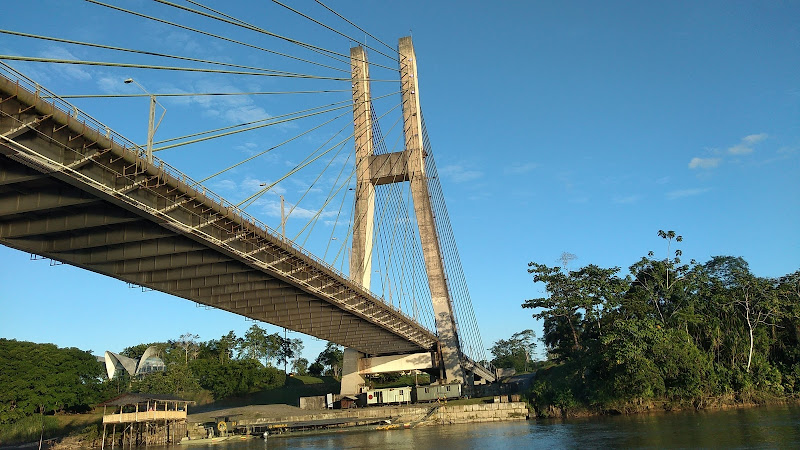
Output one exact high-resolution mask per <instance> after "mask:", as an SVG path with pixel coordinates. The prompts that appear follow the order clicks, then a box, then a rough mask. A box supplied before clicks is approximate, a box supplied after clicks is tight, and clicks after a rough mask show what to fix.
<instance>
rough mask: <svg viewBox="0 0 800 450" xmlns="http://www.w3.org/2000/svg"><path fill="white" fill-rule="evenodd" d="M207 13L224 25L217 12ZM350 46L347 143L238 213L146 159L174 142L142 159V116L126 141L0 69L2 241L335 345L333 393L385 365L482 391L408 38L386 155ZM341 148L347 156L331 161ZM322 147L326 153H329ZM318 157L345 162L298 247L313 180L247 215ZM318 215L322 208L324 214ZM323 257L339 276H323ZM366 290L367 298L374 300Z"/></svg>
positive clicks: (275, 119)
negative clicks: (275, 206) (396, 128)
mask: <svg viewBox="0 0 800 450" xmlns="http://www.w3.org/2000/svg"><path fill="white" fill-rule="evenodd" d="M214 16H215V17H217V18H224V17H226V16H223V15H221V13H218V12H215V14H214ZM226 20H228V21H229V22H234V24H238V25H239V26H241V25H243V24H244V25H247V24H245V23H244V22H241V21H234V20H233V19H226ZM247 26H250V27H252V26H251V25H247ZM18 34H19V33H18ZM36 38H37V39H38V38H42V36H38V37H36ZM84 44H85V43H84ZM365 47H366V46H357V47H354V48H352V49H351V53H350V55H349V61H348V62H349V63H350V68H349V69H350V70H349V71H350V74H349V77H348V78H346V79H345V78H344V77H341V80H337V81H342V80H346V81H347V82H348V84H350V86H349V87H350V89H348V91H349V93H350V95H351V97H352V98H351V99H350V100H349V101H347V103H346V104H345V105H344V108H346V111H345V112H346V113H348V115H349V111H350V110H352V115H351V116H350V124H351V125H350V126H351V127H352V130H353V133H352V134H351V135H350V137H348V138H346V139H338V137H337V135H334V137H329V138H328V139H327V141H325V142H326V144H323V146H321V147H319V148H318V149H317V150H316V151H314V152H313V153H311V154H310V155H308V156H307V157H306V158H305V159H304V160H303V162H301V163H300V164H297V165H296V166H295V167H294V168H293V169H292V170H290V171H289V173H288V174H286V175H285V176H283V177H280V179H279V180H278V181H277V182H273V183H263V184H262V185H259V187H258V189H257V190H256V192H254V193H253V194H252V195H250V196H248V197H246V198H245V199H243V200H242V201H241V202H238V203H233V202H230V201H228V200H225V199H223V198H222V197H221V196H219V195H217V194H215V193H213V192H212V191H211V190H210V189H208V188H206V187H205V186H204V185H205V184H206V183H207V182H208V180H209V179H210V178H212V177H206V178H203V179H201V180H197V181H196V180H194V179H192V178H191V177H189V176H188V175H185V174H184V173H182V172H180V171H178V170H177V169H175V168H174V167H172V166H171V165H170V164H168V163H166V162H164V161H163V160H162V159H159V158H157V157H154V156H153V151H160V150H165V149H168V148H171V147H173V146H175V145H176V144H164V142H168V141H162V143H161V144H162V145H161V147H160V148H159V147H155V148H154V142H153V134H154V132H155V128H157V126H156V125H154V114H153V108H151V118H150V127H149V130H148V131H149V133H148V142H147V144H146V145H139V144H135V143H134V142H132V141H129V140H128V139H126V138H124V137H123V136H121V135H119V134H117V133H116V132H114V130H113V129H112V128H111V127H108V126H106V125H104V124H103V123H101V122H99V121H97V120H95V119H93V118H91V117H90V116H88V115H87V114H86V113H84V112H83V111H82V110H80V109H79V108H77V107H75V106H74V105H72V104H70V103H68V102H67V101H66V100H65V97H68V96H66V95H63V96H59V95H57V94H55V93H53V92H50V91H48V90H46V89H45V88H43V87H42V86H40V85H39V84H38V83H36V82H35V81H34V80H31V79H29V78H27V77H26V76H24V75H23V74H21V73H20V72H17V71H16V70H14V69H13V68H11V67H10V66H7V65H5V64H3V67H2V72H3V73H2V75H3V78H2V79H0V95H2V97H0V111H2V115H0V162H1V163H2V164H0V242H2V243H3V244H4V245H7V246H10V247H13V248H16V249H19V250H22V251H26V252H29V253H31V254H35V255H40V256H43V257H47V258H51V259H53V260H56V261H61V262H65V263H69V264H72V265H75V266H78V267H82V268H84V269H87V270H91V271H93V272H97V273H101V274H104V275H108V276H112V277H115V278H118V279H120V280H124V281H126V282H129V283H131V284H135V285H140V286H142V287H146V288H149V289H154V290H159V291H162V292H166V293H169V294H172V295H176V296H179V297H182V298H185V299H188V300H191V301H194V302H197V303H200V304H203V305H208V306H212V307H215V308H220V309H223V310H227V311H231V312H234V313H236V314H240V315H243V316H246V317H250V318H252V319H255V320H261V321H264V322H268V323H272V324H274V325H278V326H281V327H285V328H287V329H291V330H295V331H298V332H302V333H305V334H309V335H311V336H316V337H319V338H322V339H326V340H329V341H332V342H335V343H337V344H340V345H343V346H345V347H347V350H346V352H345V367H344V372H345V373H344V375H345V378H344V380H343V387H342V389H343V392H346V391H347V392H354V390H355V389H356V388H357V386H358V385H359V384H360V383H363V381H364V380H363V378H361V376H362V375H365V374H369V373H379V372H386V371H395V370H410V369H420V370H428V371H430V372H433V373H434V374H438V378H440V379H441V380H442V381H447V382H462V381H466V382H470V381H472V379H473V375H475V376H477V377H478V378H481V379H484V380H493V379H494V374H493V373H492V370H491V368H490V367H488V365H487V364H486V363H485V357H484V354H483V348H482V347H483V344H482V342H480V334H479V331H478V329H477V321H476V320H475V317H474V313H473V312H472V308H471V304H470V300H469V296H468V291H467V290H466V281H465V280H464V276H463V271H461V267H460V262H459V261H458V254H457V250H456V248H455V240H454V238H453V235H452V231H451V229H450V227H449V221H448V218H447V212H446V208H444V197H443V195H442V193H441V187H440V185H439V180H438V176H437V174H436V168H435V164H434V163H433V156H432V153H431V147H430V140H429V139H428V136H427V130H426V128H425V124H424V121H423V120H422V110H421V108H420V102H419V84H418V77H417V69H416V56H415V55H414V50H413V47H412V45H411V40H410V38H403V39H401V40H400V44H399V46H398V48H397V49H396V50H394V51H395V54H396V56H393V58H394V59H395V60H396V61H397V64H398V69H397V72H398V73H399V75H400V80H399V81H400V92H399V94H400V97H401V101H400V105H399V107H400V109H401V111H402V116H401V117H400V118H398V120H397V121H396V122H395V123H398V122H400V120H402V124H403V125H402V132H401V133H400V132H398V134H400V136H399V137H398V141H401V144H400V149H399V150H397V149H396V148H395V149H392V150H391V151H390V150H389V148H388V146H387V145H386V136H384V133H383V131H382V129H381V126H380V119H381V118H382V116H379V115H378V114H377V112H376V110H375V107H374V101H375V100H376V98H374V97H373V96H372V95H371V82H372V81H374V79H372V78H370V75H369V70H370V67H371V66H372V64H371V63H369V62H368V59H367V54H366V49H365ZM368 48H371V47H368ZM373 50H374V49H373ZM0 58H4V59H12V60H14V59H15V60H27V61H29V62H43V63H49V64H66V63H81V62H80V61H72V62H70V61H55V60H48V61H38V60H40V59H41V58H34V57H8V55H3V56H1V57H0ZM83 62H84V63H86V62H88V61H83ZM95 64H98V63H97V62H96V61H94V62H92V64H90V65H95ZM109 65H110V66H113V65H120V64H110V63H109ZM201 67H202V65H201ZM141 68H144V69H148V68H149V69H153V67H145V66H144V65H142V67H141ZM247 70H256V69H255V68H248V69H247ZM239 71H240V72H241V70H239ZM231 72H235V71H231ZM270 73H275V72H274V71H273V72H270ZM286 73H288V72H284V74H286ZM295 75H298V74H296V73H295V74H292V77H294V76H295ZM322 78H324V77H322ZM330 78H333V77H330ZM148 96H149V97H150V100H151V105H152V106H155V103H156V97H167V96H168V95H166V94H159V95H152V94H148ZM326 108H327V110H326ZM340 109H341V107H330V105H326V107H323V108H321V109H320V108H317V109H313V111H314V112H313V113H310V112H309V109H306V110H301V111H298V112H295V113H292V114H286V115H278V116H272V117H270V118H269V121H268V122H267V123H268V124H270V125H274V124H276V123H283V121H285V120H286V121H288V120H297V119H298V118H306V117H308V116H313V115H315V114H316V113H318V112H319V111H323V110H326V112H328V113H331V112H333V111H339V110H340ZM389 111H391V109H389ZM339 117H341V115H340V116H339ZM325 124H327V122H323V125H325ZM261 126H264V124H263V123H259V124H257V125H254V122H252V121H251V122H249V123H245V124H241V125H239V126H238V128H237V127H223V128H221V129H220V128H218V129H215V130H211V131H210V132H206V133H196V134H192V135H188V136H185V137H183V138H181V139H183V143H187V142H188V143H193V144H196V143H197V142H201V141H203V140H206V139H208V138H224V137H225V136H228V135H229V134H232V133H234V132H241V131H246V130H250V129H256V128H260V127H261ZM321 126H322V125H315V126H313V127H311V128H310V129H309V130H317V129H319V128H321ZM230 129H233V130H234V131H229V130H230ZM306 133H307V131H304V132H302V133H300V136H302V135H305V134H306ZM197 136H200V137H197ZM176 140H178V139H174V140H170V141H176ZM294 140H296V138H292V139H288V140H286V141H294ZM351 140H352V147H350V148H351V149H352V152H347V153H350V156H347V158H346V159H345V158H344V157H343V156H339V152H341V150H342V149H343V148H345V147H348V145H347V143H348V142H350V141H351ZM330 142H335V144H330ZM156 145H158V143H156ZM326 145H327V146H328V147H327V148H325V147H326ZM275 147H278V145H275V146H273V147H270V150H272V149H274V148H275ZM323 148H324V149H323ZM333 149H338V151H337V152H336V154H334V155H333V156H330V154H329V153H331V152H332V150H333ZM326 155H328V157H329V162H328V163H327V165H326V166H325V167H324V168H323V169H321V171H320V175H318V176H317V179H319V178H320V177H321V176H322V175H323V174H325V173H326V171H327V170H329V169H330V167H331V166H334V167H335V165H336V164H339V165H342V160H344V164H343V166H342V169H340V170H339V172H338V176H337V177H336V181H334V182H332V183H331V186H330V193H329V194H328V196H327V197H326V198H325V199H324V201H323V202H322V205H321V206H319V207H317V208H316V213H315V214H310V216H311V220H310V221H309V222H308V223H307V224H306V225H305V226H303V227H302V228H301V229H300V232H299V233H298V234H297V236H295V237H293V238H292V237H287V235H286V228H287V222H288V218H289V216H290V215H291V214H292V212H293V211H294V210H295V208H296V207H297V204H298V203H299V202H300V201H302V200H303V198H304V197H305V196H306V195H308V193H309V192H311V191H312V188H313V187H314V186H317V185H318V184H317V182H316V180H315V182H314V183H311V185H310V186H309V187H308V189H307V190H306V191H305V193H303V195H302V196H301V197H300V199H299V200H296V201H294V202H291V201H290V208H289V213H288V214H286V213H285V212H284V211H283V197H282V196H281V214H280V222H279V223H278V225H277V226H276V227H275V228H270V227H269V226H268V225H266V224H265V223H263V222H262V221H261V220H259V219H257V218H256V217H255V216H254V215H251V214H250V213H248V212H246V211H245V209H246V208H247V207H249V206H252V205H254V204H256V205H257V204H258V201H259V199H261V198H262V197H263V196H264V195H265V194H267V195H268V194H269V193H271V190H272V192H273V193H274V191H275V190H276V186H277V185H278V182H279V181H282V180H285V179H291V178H289V177H290V176H291V175H294V174H295V173H297V172H298V171H299V170H300V169H306V168H310V169H309V170H311V169H314V166H313V165H312V163H315V162H318V161H320V160H322V158H323V157H324V156H326ZM256 156H259V155H258V154H257V155H256ZM253 158H254V157H253V156H251V157H249V158H247V159H245V161H242V162H240V163H236V164H234V165H233V167H238V166H240V165H241V164H243V163H245V162H247V161H249V160H252V159H253ZM351 159H352V161H351ZM348 164H349V171H350V172H349V175H347V172H346V170H345V168H346V167H348ZM228 169H230V167H228ZM228 169H224V170H223V171H225V170H228ZM334 171H335V169H334ZM218 173H221V172H218ZM215 175H216V174H215ZM331 178H332V177H331ZM340 180H341V181H340ZM348 195H350V196H351V197H347V196H348ZM348 198H349V199H350V200H349V202H346V201H345V200H346V199H348ZM336 203H339V204H340V205H342V206H339V210H338V212H337V213H336V216H335V220H331V221H329V222H330V223H328V224H324V225H321V226H319V227H317V228H318V229H319V228H322V229H324V230H325V226H327V227H328V228H332V230H331V231H330V236H328V237H327V238H323V239H322V240H323V241H324V242H325V251H324V252H321V253H323V255H322V256H315V255H314V254H312V252H311V251H309V250H306V249H305V248H307V247H309V246H313V245H314V244H313V242H314V240H315V239H316V240H317V241H320V239H319V238H318V237H316V235H315V236H314V237H312V231H311V230H313V229H314V228H315V226H316V225H317V224H318V222H319V220H320V216H322V215H323V212H324V211H326V207H329V206H330V205H335V204H336ZM345 203H349V204H350V205H351V208H349V215H350V217H351V218H350V219H349V220H340V217H344V216H346V214H345V213H343V208H344V207H343V205H344V204H345ZM333 212H334V211H333V208H329V209H328V210H327V216H326V217H333ZM340 222H343V223H346V227H345V228H346V231H345V232H344V235H341V234H340V235H337V236H339V237H340V238H339V239H337V237H336V236H334V230H335V229H336V227H337V225H339V223H340ZM306 230H308V231H306ZM326 232H327V231H326ZM340 232H341V231H340ZM303 233H305V235H303ZM301 236H302V237H303V238H302V239H301ZM309 238H310V239H311V241H310V242H311V243H310V244H308V245H306V242H309ZM335 241H339V242H340V244H341V247H340V249H339V251H337V252H336V254H335V257H332V258H331V257H327V255H328V248H329V247H330V246H331V243H332V242H335ZM317 246H319V245H317ZM348 254H349V258H347V257H346V255H348ZM345 260H348V262H349V264H348V267H347V268H346V269H345V268H344V267H343V266H344V261H345ZM337 262H338V264H340V265H341V266H342V267H340V269H337V268H335V265H336V264H337ZM374 269H377V270H374ZM345 272H346V274H345ZM373 274H378V275H377V276H374V275H373ZM377 287H380V290H381V292H382V294H381V295H380V296H378V295H376V294H374V293H373V291H374V290H375V289H376V288H377Z"/></svg>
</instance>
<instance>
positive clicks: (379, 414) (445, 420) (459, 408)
mask: <svg viewBox="0 0 800 450" xmlns="http://www.w3.org/2000/svg"><path fill="white" fill-rule="evenodd" d="M435 406H436V404H427V405H413V406H411V405H409V406H395V407H382V408H356V409H344V410H328V411H325V412H322V411H320V412H319V413H318V414H304V415H302V416H289V417H282V418H280V419H274V418H272V419H267V418H261V419H256V420H253V421H247V422H248V423H250V424H253V425H256V424H264V423H276V422H302V421H309V420H325V419H337V418H346V417H357V418H359V419H368V418H391V419H392V422H394V423H410V422H417V421H420V420H422V419H423V418H424V417H425V416H426V415H427V414H428V413H429V412H430V411H431V409H432V408H434V407H435ZM527 418H528V409H527V407H526V406H525V403H523V402H510V403H481V404H477V405H449V406H448V405H443V406H441V407H440V408H439V409H438V410H437V411H436V412H435V413H434V414H433V415H431V417H429V418H428V419H427V421H426V422H427V423H430V424H456V423H472V422H499V421H504V420H525V419H527ZM242 423H244V421H242Z"/></svg>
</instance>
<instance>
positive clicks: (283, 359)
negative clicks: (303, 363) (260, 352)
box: [277, 336, 303, 373]
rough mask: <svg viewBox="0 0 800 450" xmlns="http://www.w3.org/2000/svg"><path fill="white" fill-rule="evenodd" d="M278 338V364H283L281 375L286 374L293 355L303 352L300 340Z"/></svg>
mask: <svg viewBox="0 0 800 450" xmlns="http://www.w3.org/2000/svg"><path fill="white" fill-rule="evenodd" d="M279 338H280V347H279V350H278V357H277V359H278V364H283V373H288V372H287V366H288V364H289V361H290V360H291V359H292V358H294V356H295V355H297V354H299V353H300V352H302V351H303V341H302V340H301V339H291V338H281V337H280V336H279Z"/></svg>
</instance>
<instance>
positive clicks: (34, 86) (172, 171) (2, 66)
mask: <svg viewBox="0 0 800 450" xmlns="http://www.w3.org/2000/svg"><path fill="white" fill-rule="evenodd" d="M0 74H2V75H4V76H5V77H6V78H8V79H9V80H12V81H16V83H17V87H18V88H21V89H25V90H27V91H29V92H31V93H34V94H35V95H36V97H38V98H41V99H43V100H48V101H49V102H50V103H51V104H52V105H53V107H54V108H57V109H59V110H61V111H62V112H64V113H66V114H67V115H69V116H70V117H72V118H73V119H75V120H78V121H82V122H83V124H84V125H86V126H87V127H90V128H94V129H95V130H96V131H98V132H100V134H104V135H105V136H106V137H107V138H108V139H111V141H112V142H116V143H117V144H119V145H121V146H123V147H124V148H125V149H126V150H128V149H135V151H136V153H137V154H138V156H139V158H141V159H142V160H145V150H144V149H143V148H142V146H141V145H138V144H136V143H135V142H133V141H131V140H130V139H128V138H126V137H125V136H123V135H121V134H119V133H117V132H115V131H114V130H113V129H112V128H111V127H109V126H108V125H106V124H104V123H103V122H101V121H99V120H97V119H95V118H94V117H92V116H91V115H89V114H87V113H86V112H85V111H83V110H81V109H80V108H78V107H76V106H75V105H73V104H71V103H69V102H68V101H66V100H64V99H62V98H61V97H59V96H58V94H56V93H54V92H52V91H50V90H48V89H46V88H44V87H42V86H41V85H39V83H37V82H36V81H34V80H32V79H30V78H28V77H27V76H26V75H24V74H23V73H21V72H19V71H17V70H16V69H14V68H13V67H11V66H9V65H8V64H6V63H5V62H3V61H0ZM153 165H154V166H157V167H158V168H159V170H162V171H163V172H164V173H166V174H168V175H170V176H172V177H174V178H175V179H178V180H181V181H182V182H183V183H185V184H186V185H187V186H189V187H190V188H192V189H195V190H198V192H201V193H202V194H203V196H205V197H206V198H207V199H209V200H211V201H214V202H215V203H217V204H218V205H220V206H222V207H223V208H224V209H226V210H228V211H231V212H232V213H233V214H234V215H235V216H238V218H239V219H240V220H241V221H244V222H249V223H250V224H251V225H253V226H255V227H258V228H261V229H263V230H264V231H265V232H267V234H270V235H271V236H272V237H273V238H276V239H278V240H281V241H283V242H284V243H286V245H288V246H289V247H290V248H292V249H293V250H295V251H297V252H299V253H301V254H303V255H304V256H306V257H307V258H309V259H311V260H312V261H314V262H315V263H317V264H319V265H321V266H323V267H324V268H325V269H327V270H329V271H330V272H332V273H334V274H336V275H338V276H339V277H340V278H342V280H343V281H344V282H345V283H346V284H347V285H348V287H349V288H351V289H353V290H355V291H357V292H360V293H362V294H364V295H366V296H367V297H372V298H375V299H378V300H379V301H381V303H383V304H384V305H386V306H387V307H389V308H391V309H392V310H394V311H395V312H396V313H398V314H400V315H401V316H403V317H405V318H406V319H408V320H410V321H411V322H413V323H416V324H418V325H419V326H421V327H423V328H425V329H427V330H428V331H430V332H432V333H434V334H436V330H431V329H428V328H427V327H425V325H424V324H422V323H420V322H418V321H416V320H415V319H414V318H413V317H411V316H409V315H408V314H406V313H405V312H404V311H402V310H401V309H399V308H398V307H396V306H394V305H393V304H390V303H387V302H386V299H384V298H382V297H378V296H377V295H376V294H374V293H373V292H372V291H370V290H369V289H366V288H364V287H363V286H361V285H360V284H358V283H355V282H353V281H351V280H350V277H349V276H347V275H345V274H344V273H342V272H341V271H339V270H338V269H337V268H336V267H334V266H333V265H331V264H329V263H327V262H326V261H324V260H323V259H321V258H319V257H318V256H316V255H314V254H312V253H311V252H309V251H308V250H306V249H304V248H302V247H300V246H298V245H297V244H296V243H295V242H294V241H292V240H289V239H286V238H284V237H282V235H281V234H279V233H278V232H277V231H276V230H275V229H273V228H272V227H270V226H269V225H267V224H265V223H264V222H262V221H260V220H259V219H257V218H255V217H253V216H252V215H250V214H249V213H247V212H246V211H244V210H243V209H241V208H239V206H237V205H235V204H233V203H231V202H230V201H228V200H226V199H225V198H223V197H222V196H221V195H219V194H217V193H216V192H214V191H212V190H210V189H208V188H207V187H205V186H203V185H202V184H201V183H200V182H199V181H195V180H193V179H192V178H191V177H190V176H188V175H186V174H185V173H183V172H181V171H180V170H178V169H176V168H175V167H173V166H171V165H170V164H169V163H167V162H166V161H164V160H163V159H160V158H158V157H156V156H153Z"/></svg>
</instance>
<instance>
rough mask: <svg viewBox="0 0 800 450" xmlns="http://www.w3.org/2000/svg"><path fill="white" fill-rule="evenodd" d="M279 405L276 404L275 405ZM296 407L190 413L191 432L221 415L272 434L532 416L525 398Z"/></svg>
mask: <svg viewBox="0 0 800 450" xmlns="http://www.w3.org/2000/svg"><path fill="white" fill-rule="evenodd" d="M276 407H277V408H276ZM287 408H291V410H297V409H296V408H293V407H287V406H286V405H254V406H251V407H239V408H230V409H221V410H215V411H208V412H203V413H198V414H191V415H189V417H188V421H189V422H190V427H189V430H190V431H189V434H190V437H193V438H195V439H199V438H202V437H204V436H207V431H206V426H207V425H204V424H208V423H209V422H211V421H213V420H214V418H218V417H224V416H227V417H230V418H231V420H234V418H235V421H236V427H237V429H239V430H242V431H244V430H251V432H252V430H255V431H256V432H263V431H268V432H269V433H270V435H274V434H278V435H280V434H285V435H287V436H289V435H292V434H293V433H295V432H299V431H303V432H305V431H311V430H325V429H328V430H331V431H337V432H339V431H346V430H347V429H349V428H352V429H354V430H355V429H359V427H361V428H363V426H364V424H367V423H370V422H375V421H381V422H384V423H383V424H382V425H381V426H379V427H378V428H376V429H395V428H410V427H420V426H433V425H451V424H467V423H482V422H501V421H514V420H526V419H527V418H528V417H529V411H528V408H527V405H526V404H525V403H524V402H508V403H477V404H440V403H430V404H414V405H403V406H384V407H369V408H356V409H345V410H313V411H306V410H297V411H295V412H296V414H291V415H283V414H280V413H277V414H276V411H277V412H280V411H287Z"/></svg>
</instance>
